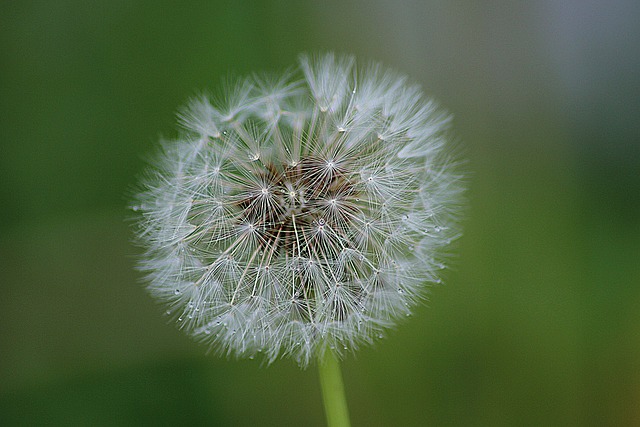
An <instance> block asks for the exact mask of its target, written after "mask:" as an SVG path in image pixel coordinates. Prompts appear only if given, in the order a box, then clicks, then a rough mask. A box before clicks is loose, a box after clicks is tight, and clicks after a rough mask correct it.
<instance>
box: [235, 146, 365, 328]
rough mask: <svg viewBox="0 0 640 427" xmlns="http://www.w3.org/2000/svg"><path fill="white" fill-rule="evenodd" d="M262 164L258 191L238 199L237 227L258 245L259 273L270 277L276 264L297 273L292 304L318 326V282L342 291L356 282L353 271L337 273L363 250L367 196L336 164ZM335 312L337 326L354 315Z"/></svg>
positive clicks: (243, 192) (243, 191)
mask: <svg viewBox="0 0 640 427" xmlns="http://www.w3.org/2000/svg"><path fill="white" fill-rule="evenodd" d="M256 162H257V163H259V165H257V169H256V171H255V172H256V174H255V175H256V179H255V180H254V182H255V183H256V185H251V186H249V185H245V186H244V187H242V188H239V191H237V194H235V195H234V198H235V199H236V201H235V203H234V205H235V206H236V208H237V209H238V215H237V216H236V218H237V219H236V227H238V228H240V229H243V230H246V233H247V235H250V236H251V238H252V239H253V240H254V241H255V244H256V251H257V252H256V254H255V255H253V257H254V259H253V264H255V265H259V266H260V267H259V268H262V269H266V270H267V271H268V270H269V269H271V264H272V262H273V261H275V260H276V259H278V258H279V259H282V258H284V259H286V260H287V265H288V266H289V269H290V270H292V272H293V273H295V274H294V275H293V276H292V279H291V280H292V282H293V283H292V284H293V285H294V289H292V294H291V300H290V302H291V304H292V305H293V306H296V307H297V308H298V310H299V314H300V315H301V319H304V320H305V321H313V317H314V314H313V311H314V310H315V306H316V304H317V299H318V297H320V296H321V295H320V294H321V293H319V291H318V289H317V286H316V285H317V284H318V282H324V283H326V282H331V283H332V285H333V286H334V287H340V286H343V283H342V282H343V281H344V280H346V279H348V280H352V279H353V278H354V277H345V275H347V276H353V274H355V273H354V272H353V271H351V272H348V271H347V270H348V269H345V268H342V269H341V270H342V271H337V270H339V269H338V268H337V264H338V260H337V258H338V257H339V256H340V254H344V253H345V251H350V250H354V251H355V250H357V246H358V245H357V244H356V243H355V242H354V239H355V238H356V234H358V233H359V230H360V228H359V224H357V223H358V221H359V218H360V217H361V216H362V215H358V214H359V212H360V211H361V209H362V206H361V203H362V202H361V196H362V190H361V189H358V185H357V180H356V179H354V178H353V173H351V172H350V171H349V170H348V168H346V167H343V166H341V165H339V164H337V162H335V161H332V160H325V159H321V158H318V157H307V158H303V159H302V160H300V161H298V162H293V163H289V164H275V163H272V162H271V163H268V162H265V163H261V162H260V161H258V160H257V159H256ZM360 246H361V247H360V249H364V247H363V246H362V245H360ZM258 257H259V259H256V258H258ZM362 259H364V256H362ZM249 263H252V261H251V260H250V261H249ZM332 268H333V269H334V271H330V269H332ZM284 274H288V273H284ZM360 274H364V271H360ZM320 276H322V278H321V280H319V279H320ZM357 293H359V292H357ZM354 297H355V298H356V299H358V298H359V296H358V295H354ZM332 310H333V315H334V317H335V319H336V320H340V319H343V318H344V317H346V316H347V315H348V314H349V313H348V312H347V308H346V307H345V306H343V305H340V304H334V307H333V308H332Z"/></svg>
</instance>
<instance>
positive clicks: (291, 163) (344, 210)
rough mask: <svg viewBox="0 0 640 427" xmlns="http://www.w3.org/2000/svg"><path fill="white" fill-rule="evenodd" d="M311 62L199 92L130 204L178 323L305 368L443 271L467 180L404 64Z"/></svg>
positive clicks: (435, 112) (369, 338)
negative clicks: (400, 71) (215, 94)
mask: <svg viewBox="0 0 640 427" xmlns="http://www.w3.org/2000/svg"><path fill="white" fill-rule="evenodd" d="M300 68H301V71H302V72H301V76H300V77H299V78H296V76H295V74H294V73H287V74H285V76H284V77H282V78H280V79H274V78H272V77H262V76H259V75H255V76H252V77H250V78H246V79H243V80H240V81H238V82H237V83H236V84H234V85H232V86H231V89H230V90H229V93H228V95H227V97H226V99H225V101H224V102H215V101H212V100H210V99H208V98H207V97H200V98H197V99H196V100H194V101H192V102H190V103H189V104H188V105H187V107H186V108H185V109H184V110H183V111H182V112H181V113H180V114H179V120H180V123H181V125H182V126H183V127H184V128H185V129H186V132H185V133H184V134H183V135H181V137H180V138H178V139H177V140H175V141H170V142H164V143H163V144H162V147H161V149H160V150H159V153H158V155H157V156H156V158H155V161H153V163H152V165H151V167H150V168H149V170H148V171H147V172H146V174H145V175H144V177H143V178H142V180H141V191H140V192H139V194H138V196H137V200H136V201H135V203H134V208H133V209H134V210H135V211H136V214H137V218H138V220H137V227H136V233H137V236H138V240H139V242H140V244H141V246H143V247H144V248H145V253H144V255H143V257H142V260H141V261H140V268H141V269H142V270H143V271H144V272H145V274H146V280H147V282H148V283H149V285H148V288H149V291H150V292H151V294H152V295H153V296H154V297H156V298H157V299H158V300H160V301H162V302H164V303H165V304H166V305H167V306H168V310H167V313H171V315H173V316H175V318H176V320H177V322H178V324H179V327H180V328H181V329H183V330H184V331H185V332H187V333H188V334H190V335H192V336H193V337H195V338H196V339H198V340H202V341H204V342H206V343H208V344H210V345H211V346H212V347H213V348H214V349H215V350H216V351H218V352H220V353H224V354H229V355H235V356H239V357H249V358H253V357H255V356H256V355H258V354H262V355H264V357H265V358H266V360H267V361H268V362H271V361H273V360H275V359H276V358H278V357H281V356H286V357H291V358H293V359H295V360H296V361H297V362H298V363H299V364H300V365H301V366H303V367H304V366H306V365H307V364H308V363H309V362H310V360H312V359H313V358H314V356H315V355H317V354H318V353H320V352H322V351H324V350H325V349H327V348H334V349H336V350H335V351H337V352H340V351H341V349H349V350H354V349H356V348H358V347H359V346H361V345H363V344H368V343H371V342H373V341H374V340H375V339H378V337H381V336H384V335H386V330H387V329H388V328H390V327H393V326H394V325H395V324H396V323H397V322H398V321H399V320H400V319H401V318H402V317H404V316H406V315H408V314H410V313H411V308H412V307H413V306H414V305H415V304H416V303H417V302H419V301H420V300H421V299H422V298H423V297H424V296H425V290H426V288H427V286H428V285H429V284H430V283H439V281H440V277H439V274H440V272H441V270H442V268H443V267H444V264H443V254H444V251H445V248H446V246H447V245H448V244H449V243H450V242H451V241H452V240H453V239H455V238H456V237H457V236H458V231H457V228H456V217H457V215H456V211H457V209H458V201H459V195H460V193H461V190H462V188H461V185H460V175H459V174H458V172H457V171H456V163H455V161H454V160H452V159H451V158H450V156H449V155H448V147H447V130H448V125H449V121H450V120H449V116H448V115H447V114H446V113H444V112H443V111H442V110H440V109H439V108H438V107H437V106H436V104H435V103H434V102H433V101H431V100H429V99H426V98H425V97H424V95H423V94H422V92H421V91H420V89H419V88H418V87H417V86H411V85H409V84H407V79H406V78H405V77H404V76H400V75H397V74H395V73H394V72H392V71H389V70H386V69H384V68H383V67H382V66H380V65H378V64H371V65H369V66H366V67H364V68H361V69H359V68H357V66H356V64H355V61H354V59H353V58H352V57H349V56H337V55H333V54H326V55H322V56H317V57H312V56H302V57H301V59H300Z"/></svg>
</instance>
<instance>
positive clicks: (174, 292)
mask: <svg viewBox="0 0 640 427" xmlns="http://www.w3.org/2000/svg"><path fill="white" fill-rule="evenodd" d="M180 293H181V292H180V289H176V290H175V291H173V294H174V295H180Z"/></svg>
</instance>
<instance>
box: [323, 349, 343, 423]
mask: <svg viewBox="0 0 640 427" xmlns="http://www.w3.org/2000/svg"><path fill="white" fill-rule="evenodd" d="M318 370H319V371H320V386H321V387H322V400H323V401H324V412H325V414H326V415H327V425H328V426H329V427H349V426H350V424H349V411H348V409H347V399H346V397H345V394H344V385H343V384H342V374H341V373H340V364H339V363H338V359H336V357H335V355H334V354H333V352H331V351H330V350H329V349H327V350H325V351H324V354H323V355H322V356H321V357H320V358H318Z"/></svg>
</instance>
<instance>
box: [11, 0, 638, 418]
mask: <svg viewBox="0 0 640 427" xmlns="http://www.w3.org/2000/svg"><path fill="white" fill-rule="evenodd" d="M638 22H640V3H637V2H631V1H623V0H614V1H611V2H597V1H595V0H594V1H585V2H582V1H577V0H574V1H560V2H552V1H546V2H542V1H541V2H526V3H525V2H522V3H519V2H507V1H491V2H475V1H466V2H465V1H456V2H448V1H430V2H420V1H407V2H384V1H382V0H380V1H372V2H370V1H364V0H363V1H347V2H343V1H338V0H330V1H325V2H297V1H293V0H292V1H278V2H272V3H266V2H253V1H247V2H241V1H238V2H169V1H154V2H151V1H146V2H140V1H121V0H113V1H108V2H107V1H79V0H78V1H72V0H60V1H20V2H19V1H13V2H9V1H6V2H2V5H1V6H0V37H1V38H0V49H1V50H0V61H1V62H0V295H1V297H0V425H3V426H13V425H29V426H31V425H60V426H70V425H88V426H121V425H123V426H124V425H191V426H195V425H238V426H254V425H260V426H284V425H304V426H321V425H323V424H324V415H323V411H322V404H321V400H320V389H319V384H318V381H317V378H316V375H317V373H316V371H315V369H314V368H313V367H312V368H310V369H307V370H306V371H301V370H300V369H299V368H298V367H297V366H296V365H295V364H294V363H293V362H291V361H287V360H285V361H278V362H276V363H275V364H273V365H272V366H269V367H265V366H261V364H260V362H259V361H257V360H256V361H251V360H248V361H235V360H225V359H220V358H218V357H215V356H213V355H207V354H206V348H205V347H203V346H200V345H197V344H194V343H192V342H191V341H190V340H189V339H188V338H187V337H186V336H183V335H182V334H181V333H180V332H179V331H178V330H176V328H175V327H174V326H173V325H170V324H166V321H165V320H164V319H163V318H162V317H161V315H160V313H161V311H162V310H161V308H160V307H158V306H156V305H155V304H154V302H153V301H152V300H151V299H150V298H149V297H148V296H147V295H146V293H145V290H144V287H143V286H142V285H141V284H139V283H138V280H139V275H138V273H136V272H135V271H134V270H133V268H132V267H133V265H134V264H135V257H134V254H135V253H136V249H135V248H134V247H133V246H132V245H131V244H130V239H131V233H130V230H129V226H128V223H127V222H126V220H125V218H126V217H127V216H128V215H129V212H128V211H127V210H126V209H125V206H126V205H127V203H128V200H127V195H126V194H127V190H128V188H129V187H130V186H131V185H132V184H133V183H134V182H135V180H136V178H135V177H136V174H137V173H139V172H140V171H141V170H142V168H143V164H144V162H143V157H144V156H145V155H146V154H147V153H149V152H151V151H153V148H154V146H155V145H156V143H157V140H158V139H159V138H160V136H167V137H171V136H174V135H176V119H175V111H176V110H177V109H178V108H179V107H180V106H181V105H183V104H184V103H185V102H186V101H187V100H188V98H189V97H191V96H192V95H194V94H197V93H198V92H199V91H201V90H206V89H210V90H213V91H215V89H216V88H218V87H219V86H220V83H221V81H222V80H223V79H225V78H226V77H228V76H233V75H244V74H247V73H250V72H253V71H259V70H272V71H277V70H282V69H284V68H286V67H289V66H291V65H293V64H294V63H295V61H296V58H297V55H298V54H299V53H300V52H303V51H307V52H315V51H326V50H334V51H338V52H347V53H353V54H355V55H356V56H357V57H358V58H362V59H374V60H378V61H382V62H384V63H385V64H386V65H388V66H391V67H393V68H396V69H398V70H400V71H402V72H404V73H406V74H409V75H410V76H412V78H413V79H414V80H415V81H417V82H419V83H420V84H422V85H423V87H424V89H425V91H426V92H427V93H428V94H430V95H432V96H434V97H435V98H437V99H438V100H439V101H440V102H441V103H442V104H443V105H444V106H446V107H447V108H448V109H449V110H450V111H452V112H453V113H454V114H455V118H456V120H455V128H456V134H457V137H458V138H459V140H460V141H461V146H462V147H463V151H464V157H465V158H466V159H467V160H468V165H467V168H468V171H469V191H468V193H467V196H468V199H469V203H468V204H469V208H468V211H467V214H466V216H467V219H466V220H465V222H464V229H465V234H464V237H463V238H462V239H461V240H460V241H459V243H458V245H457V247H456V248H455V251H454V254H455V256H453V257H452V264H453V268H452V269H450V270H449V272H448V274H447V280H446V284H445V285H443V286H438V287H436V288H433V290H432V294H431V299H430V302H429V303H428V304H427V305H426V306H425V307H421V308H420V309H418V310H417V311H416V312H415V314H414V316H412V318H411V319H410V320H409V321H408V322H406V323H405V324H403V325H401V326H400V327H399V328H398V329H397V331H394V332H393V333H391V334H389V335H390V336H389V337H388V338H387V339H385V340H383V341H381V342H379V343H378V344H376V345H375V346H374V347H372V348H364V349H361V350H360V351H359V352H358V353H357V354H355V355H351V356H349V357H348V358H347V359H346V361H345V362H344V364H343V373H344V379H345V384H346V388H347V396H348V399H349V405H350V411H351V416H352V422H353V425H354V426H425V425H432V426H446V425H450V426H482V425H490V426H501V425H505V426H511V425H513V426H516V425H517V426H525V425H530V426H555V425H557V426H568V425H587V426H588V425H593V426H603V425H612V426H625V425H640V120H639V119H640V47H639V46H640V29H639V28H640V27H639V26H638V25H637V23H638Z"/></svg>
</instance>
